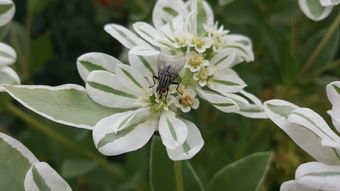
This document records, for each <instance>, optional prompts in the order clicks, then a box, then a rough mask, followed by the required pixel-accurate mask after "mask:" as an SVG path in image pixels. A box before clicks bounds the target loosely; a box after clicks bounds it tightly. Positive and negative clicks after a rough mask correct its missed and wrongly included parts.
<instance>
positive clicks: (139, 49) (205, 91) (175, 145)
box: [77, 0, 266, 160]
mask: <svg viewBox="0 0 340 191" xmlns="http://www.w3.org/2000/svg"><path fill="white" fill-rule="evenodd" d="M153 22H154V26H151V25H149V24H147V23H144V22H137V23H135V24H134V25H133V27H134V29H135V31H136V33H137V34H138V35H139V36H137V35H136V34H135V33H133V32H131V31H129V30H128V29H126V28H124V27H123V26H120V25H116V24H109V25H106V26H105V30H106V31H107V32H108V33H110V34H111V35H112V36H114V37H115V38H117V39H118V40H119V41H120V42H121V43H122V44H123V45H125V46H126V47H127V48H129V49H130V50H129V54H128V59H129V63H130V65H126V64H123V63H121V62H120V61H118V60H117V59H115V58H113V57H111V56H109V55H106V54H103V53H87V54H85V55H82V56H81V57H79V58H78V61H77V67H78V70H79V73H80V75H81V77H82V79H83V80H84V81H85V82H86V92H87V94H88V95H89V97H90V98H91V99H92V100H93V101H95V102H96V103H98V104H100V105H103V106H105V107H110V108H121V109H123V111H122V112H119V113H115V114H113V115H111V116H108V117H105V118H104V119H102V120H100V121H99V122H98V123H97V124H96V125H95V127H94V129H93V139H94V142H95V145H96V147H97V148H98V149H99V151H100V152H101V153H103V154H105V155H118V154H122V153H125V152H129V151H133V150H136V149H139V148H140V147H142V146H143V145H145V144H146V143H147V142H148V140H149V139H150V138H151V137H152V135H153V134H154V132H155V131H157V130H158V132H159V134H160V136H161V138H162V141H163V144H164V145H165V147H166V149H167V152H168V155H169V157H170V158H171V159H172V160H184V159H189V158H191V157H193V156H194V155H195V154H196V153H197V152H198V151H199V150H200V149H201V148H202V146H203V144H204V142H203V139H202V137H201V135H200V132H199V130H198V128H197V127H196V126H195V124H193V123H191V122H189V121H187V120H185V119H182V118H180V117H178V116H179V115H180V113H181V112H189V111H190V110H191V109H197V108H198V107H199V99H198V97H197V95H199V96H200V97H201V98H203V99H205V100H208V101H209V102H210V103H211V104H212V105H213V106H215V107H216V108H218V109H220V110H222V111H224V112H235V113H240V114H242V115H245V116H249V117H254V118H264V117H266V116H265V113H264V111H263V109H262V103H261V101H260V100H258V99H257V98H256V97H255V96H253V95H251V94H249V93H247V92H245V91H244V90H243V88H244V87H245V86H246V84H245V83H244V82H243V81H242V79H240V77H239V76H238V75H237V73H236V72H235V71H234V70H232V69H231V67H232V66H234V65H236V64H238V63H241V62H243V61H247V62H250V61H252V60H253V59H254V55H253V52H252V45H251V42H250V40H249V39H248V38H247V37H244V36H241V35H233V34H229V31H227V30H224V28H223V26H218V25H217V24H216V23H215V24H214V19H213V12H212V10H211V7H210V6H209V5H208V4H207V3H206V2H205V1H202V0H199V1H197V0H191V1H188V2H187V3H184V2H183V1H181V0H174V1H165V0H159V1H157V3H156V5H155V8H154V12H153ZM249 100H250V101H249ZM250 102H252V103H250Z"/></svg>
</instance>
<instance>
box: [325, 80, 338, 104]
mask: <svg viewBox="0 0 340 191" xmlns="http://www.w3.org/2000/svg"><path fill="white" fill-rule="evenodd" d="M326 93H327V97H328V99H329V101H330V102H331V103H332V105H334V104H335V102H337V101H338V100H340V81H335V82H332V83H329V84H328V85H327V86H326Z"/></svg>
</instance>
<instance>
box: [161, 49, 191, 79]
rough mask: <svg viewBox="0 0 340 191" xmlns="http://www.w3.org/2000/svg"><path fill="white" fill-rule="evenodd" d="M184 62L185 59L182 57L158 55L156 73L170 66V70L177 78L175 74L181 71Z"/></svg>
mask: <svg viewBox="0 0 340 191" xmlns="http://www.w3.org/2000/svg"><path fill="white" fill-rule="evenodd" d="M185 61H186V60H185V57H183V56H173V55H168V54H164V53H161V54H160V55H159V62H158V63H159V64H158V71H160V70H162V69H163V68H165V67H166V66H171V68H172V69H173V70H174V71H173V72H174V73H176V77H177V74H178V73H179V72H180V71H181V70H182V69H183V66H184V64H185ZM176 77H175V78H176Z"/></svg>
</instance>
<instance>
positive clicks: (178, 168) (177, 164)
mask: <svg viewBox="0 0 340 191" xmlns="http://www.w3.org/2000/svg"><path fill="white" fill-rule="evenodd" d="M173 164H174V169H175V179H176V189H177V191H184V184H183V174H182V164H181V161H173Z"/></svg>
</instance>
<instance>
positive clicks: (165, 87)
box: [156, 65, 178, 95]
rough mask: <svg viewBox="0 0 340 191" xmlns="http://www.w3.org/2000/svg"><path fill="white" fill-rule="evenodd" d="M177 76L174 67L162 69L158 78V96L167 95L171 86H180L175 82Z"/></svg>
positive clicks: (169, 66) (168, 66)
mask: <svg viewBox="0 0 340 191" xmlns="http://www.w3.org/2000/svg"><path fill="white" fill-rule="evenodd" d="M177 76H178V73H177V71H176V69H175V68H174V67H173V66H171V65H167V66H165V67H164V68H161V69H160V70H159V71H158V76H157V79H158V86H157V88H156V92H157V94H158V95H161V94H165V93H167V92H168V91H169V86H170V85H171V84H176V85H178V83H176V82H174V81H175V79H176V78H177Z"/></svg>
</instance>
